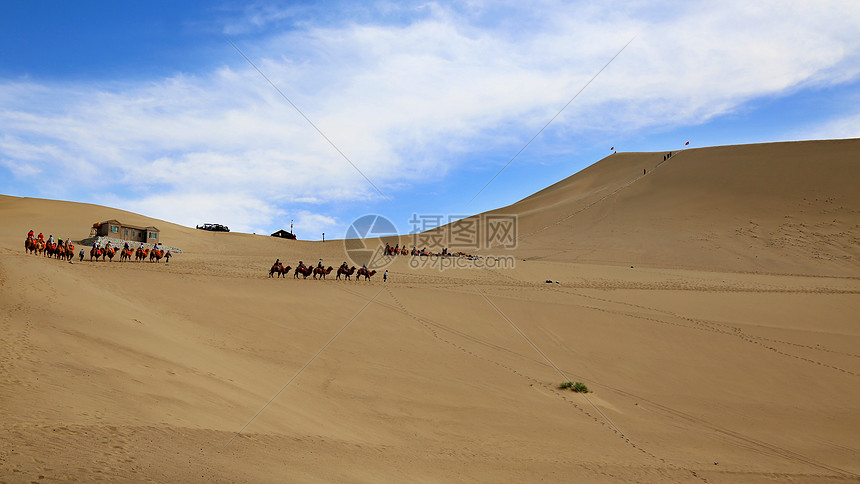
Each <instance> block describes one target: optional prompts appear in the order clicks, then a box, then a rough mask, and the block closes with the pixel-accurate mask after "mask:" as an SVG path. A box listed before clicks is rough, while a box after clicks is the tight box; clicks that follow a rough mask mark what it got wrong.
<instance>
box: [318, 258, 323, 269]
mask: <svg viewBox="0 0 860 484" xmlns="http://www.w3.org/2000/svg"><path fill="white" fill-rule="evenodd" d="M322 268H323V266H322V259H320V261H319V262H317V269H322Z"/></svg>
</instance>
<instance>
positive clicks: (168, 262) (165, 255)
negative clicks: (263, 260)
mask: <svg viewBox="0 0 860 484" xmlns="http://www.w3.org/2000/svg"><path fill="white" fill-rule="evenodd" d="M278 260H280V259H278ZM164 262H165V264H170V251H169V250H168V251H167V253H166V254H164Z"/></svg>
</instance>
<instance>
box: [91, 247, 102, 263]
mask: <svg viewBox="0 0 860 484" xmlns="http://www.w3.org/2000/svg"><path fill="white" fill-rule="evenodd" d="M93 257H95V258H96V260H99V257H101V258H102V260H104V257H105V251H104V249H102V248H98V249H97V248H95V247H93V248H92V249H90V261H92V260H93Z"/></svg>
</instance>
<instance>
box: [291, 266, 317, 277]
mask: <svg viewBox="0 0 860 484" xmlns="http://www.w3.org/2000/svg"><path fill="white" fill-rule="evenodd" d="M313 272H314V270H313V268H312V267H308V266H304V265H301V266H298V267H296V270H295V271H293V278H294V279H298V278H299V274H301V275H302V276H304V278H305V279H307V278H308V276H309V275H311V274H313Z"/></svg>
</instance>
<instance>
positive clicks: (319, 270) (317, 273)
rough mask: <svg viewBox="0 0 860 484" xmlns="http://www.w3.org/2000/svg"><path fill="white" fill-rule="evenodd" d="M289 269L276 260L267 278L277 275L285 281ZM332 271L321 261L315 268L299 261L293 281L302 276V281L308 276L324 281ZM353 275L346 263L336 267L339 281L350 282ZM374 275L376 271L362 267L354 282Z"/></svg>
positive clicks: (353, 272)
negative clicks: (342, 279) (342, 277)
mask: <svg viewBox="0 0 860 484" xmlns="http://www.w3.org/2000/svg"><path fill="white" fill-rule="evenodd" d="M290 269H292V267H291V266H286V267H284V264H283V263H281V259H278V260H276V261H275V263H274V264H273V265H272V268H271V269H269V277H275V274H277V275H278V276H277V277H278V279H280V278H281V276H283V277H284V279H286V278H287V273H289V272H290ZM333 270H334V267H332V266H328V267H323V265H322V261H320V262H319V263H318V264H317V266H316V267H313V266H312V265H311V266H308V265H305V263H304V262H302V261H299V265H298V266H296V270H295V271H293V279H298V278H299V276H302V279H307V278H308V276H311V277H313V278H314V279H325V276H327V275H328V274H331V271H333ZM353 274H356V269H355V266H352V267H348V266H347V264H346V262H344V263H343V264H341V266H340V267H338V269H337V273H336V276H335V279H340V276H344V279H345V280H352V275H353ZM374 274H376V271H371V270H368V269H367V267H362V268H360V269H358V273H357V274H356V277H355V280H356V281H357V280H359V279H361V277H362V276H364V280H365V281H367V280H369V279H370V278H371V277H373V275H374Z"/></svg>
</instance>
